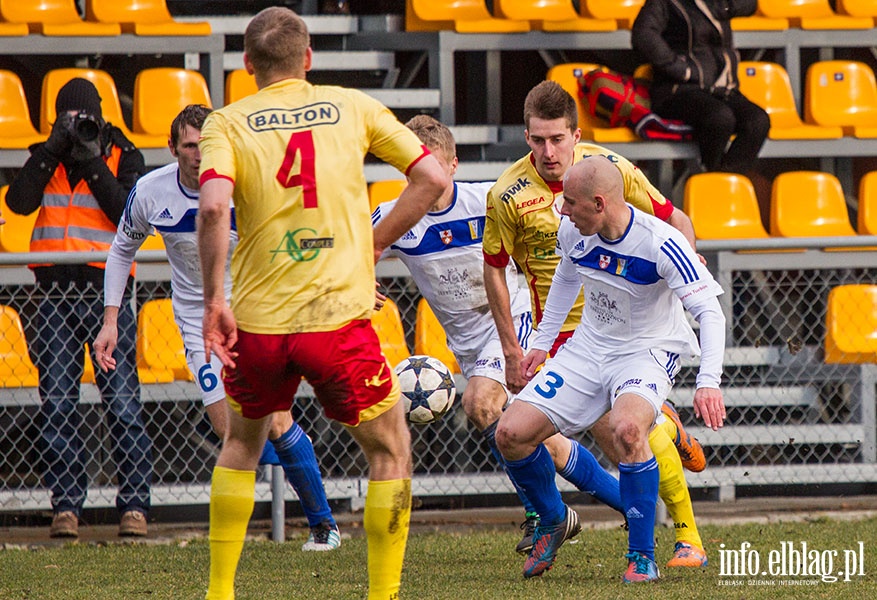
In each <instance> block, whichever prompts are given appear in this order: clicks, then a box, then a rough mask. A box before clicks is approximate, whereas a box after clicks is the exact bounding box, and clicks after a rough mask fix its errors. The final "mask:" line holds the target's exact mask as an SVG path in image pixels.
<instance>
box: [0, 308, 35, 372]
mask: <svg viewBox="0 0 877 600" xmlns="http://www.w3.org/2000/svg"><path fill="white" fill-rule="evenodd" d="M38 383H39V375H38V373H37V368H36V365H34V364H33V362H32V361H31V359H30V355H28V353H27V341H26V340H25V338H24V328H23V327H22V326H21V317H19V315H18V311H16V310H15V309H14V308H12V307H11V306H6V305H0V387H4V388H17V387H35V386H36V385H37V384H38Z"/></svg>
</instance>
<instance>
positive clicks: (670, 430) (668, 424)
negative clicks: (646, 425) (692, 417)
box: [656, 417, 679, 443]
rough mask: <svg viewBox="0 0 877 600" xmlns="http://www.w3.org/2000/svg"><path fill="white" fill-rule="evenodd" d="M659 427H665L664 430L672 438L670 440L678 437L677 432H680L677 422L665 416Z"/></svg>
mask: <svg viewBox="0 0 877 600" xmlns="http://www.w3.org/2000/svg"><path fill="white" fill-rule="evenodd" d="M657 428H663V429H664V431H666V432H667V436H668V437H669V438H670V441H671V442H673V441H674V440H675V439H676V434H677V433H679V430H678V429H676V423H674V422H673V421H671V420H670V419H668V418H666V417H664V422H663V423H661V424H660V425H658V427H656V429H657ZM674 443H675V442H674Z"/></svg>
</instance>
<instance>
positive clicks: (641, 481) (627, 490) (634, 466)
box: [618, 456, 658, 560]
mask: <svg viewBox="0 0 877 600" xmlns="http://www.w3.org/2000/svg"><path fill="white" fill-rule="evenodd" d="M618 487H619V488H620V490H621V503H622V504H623V505H624V514H625V515H627V526H628V528H629V532H628V536H627V541H628V551H629V552H639V553H641V554H645V555H646V556H648V557H649V558H650V559H652V560H655V504H657V502H658V461H656V460H655V457H654V456H653V457H652V458H650V459H649V460H647V461H646V462H641V463H618Z"/></svg>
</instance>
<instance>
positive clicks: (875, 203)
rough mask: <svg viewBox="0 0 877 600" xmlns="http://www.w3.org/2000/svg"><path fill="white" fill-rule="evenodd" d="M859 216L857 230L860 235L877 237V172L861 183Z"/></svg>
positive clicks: (868, 175)
mask: <svg viewBox="0 0 877 600" xmlns="http://www.w3.org/2000/svg"><path fill="white" fill-rule="evenodd" d="M858 212H859V216H858V223H857V225H858V227H856V230H857V231H858V232H859V234H860V235H877V171H871V172H870V173H867V174H865V176H864V177H862V180H861V181H859V211H858Z"/></svg>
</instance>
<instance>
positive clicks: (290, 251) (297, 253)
mask: <svg viewBox="0 0 877 600" xmlns="http://www.w3.org/2000/svg"><path fill="white" fill-rule="evenodd" d="M308 234H313V235H314V236H316V234H317V232H316V231H314V230H313V229H311V228H310V227H302V228H300V229H296V230H295V231H287V232H286V235H284V236H283V239H281V240H280V243H279V244H278V245H277V248H276V249H274V250H272V251H271V254H272V256H271V262H274V259H275V258H276V257H277V255H278V254H286V255H287V256H288V257H289V258H290V259H292V260H294V261H295V262H308V261H311V260H314V259H315V258H317V257H318V256H319V255H320V250H322V249H323V248H334V247H335V238H331V237H323V238H321V237H311V236H308Z"/></svg>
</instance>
